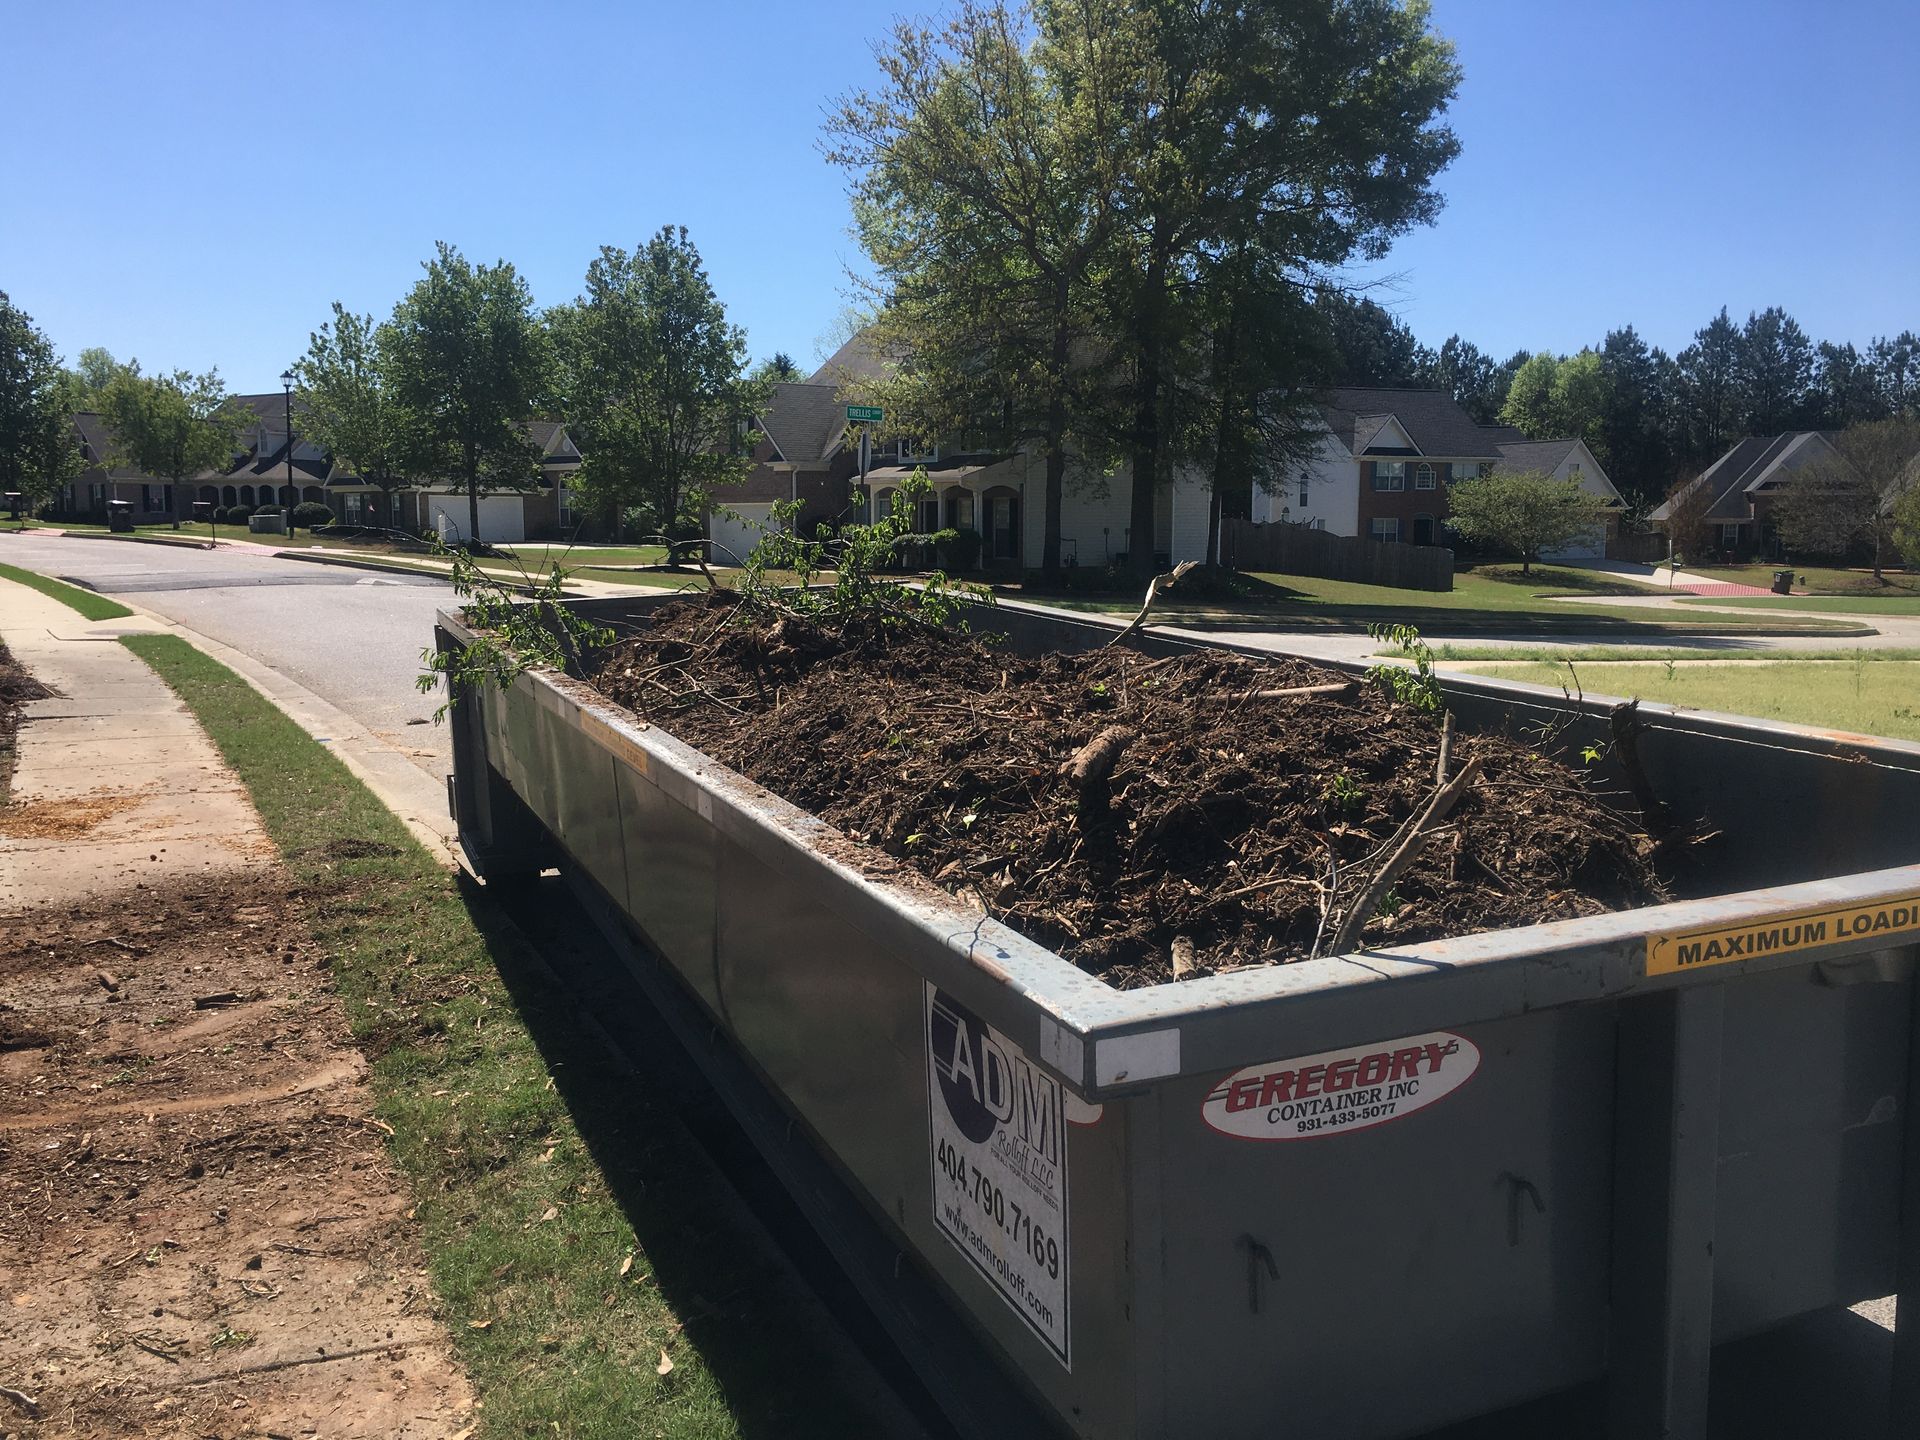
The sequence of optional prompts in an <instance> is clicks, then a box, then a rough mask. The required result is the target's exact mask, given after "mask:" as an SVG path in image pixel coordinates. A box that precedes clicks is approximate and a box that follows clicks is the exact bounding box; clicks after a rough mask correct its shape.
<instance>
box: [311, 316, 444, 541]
mask: <svg viewBox="0 0 1920 1440" xmlns="http://www.w3.org/2000/svg"><path fill="white" fill-rule="evenodd" d="M381 333H382V327H380V326H378V325H376V324H375V323H374V319H373V317H372V316H371V315H355V314H354V313H353V312H352V311H351V310H348V309H347V308H346V307H345V306H343V305H341V304H340V303H339V302H338V301H335V302H334V306H333V319H332V320H331V321H330V322H328V323H327V324H325V325H322V326H321V327H320V328H319V329H318V330H316V331H314V332H313V335H312V337H311V340H310V342H309V344H308V346H307V353H306V355H305V357H304V358H302V359H301V360H300V362H299V363H298V364H297V365H295V366H294V373H295V375H296V376H297V377H298V383H299V387H300V389H299V397H300V401H301V405H302V407H303V408H302V412H301V417H300V423H301V425H302V426H303V427H304V428H305V430H306V432H307V435H308V437H309V438H310V439H311V440H312V441H313V442H314V443H315V444H317V445H319V446H320V448H321V449H323V450H325V451H326V452H327V453H328V454H329V455H330V456H332V457H333V461H334V463H335V464H336V465H338V466H340V467H341V468H342V469H343V470H345V471H346V472H347V473H349V474H352V475H355V476H358V477H359V478H360V479H362V480H364V481H366V482H367V483H368V484H370V485H375V486H378V487H379V489H380V492H381V497H382V499H383V500H384V501H385V502H386V503H385V508H386V512H387V523H388V524H389V525H395V524H398V523H399V520H398V516H397V515H396V514H395V512H394V499H393V492H394V491H395V489H397V488H398V487H400V486H402V485H404V484H406V483H407V481H408V480H409V478H411V477H412V476H413V475H414V473H415V470H416V467H417V466H418V464H419V463H420V461H421V457H419V456H416V455H414V454H412V453H411V451H410V450H409V445H410V444H411V443H413V442H414V438H415V437H416V436H418V434H419V432H420V430H421V426H420V425H419V423H418V422H417V421H416V420H414V418H413V417H411V416H409V415H407V414H405V413H404V412H403V410H402V407H401V405H400V401H399V399H398V398H397V397H396V396H395V394H394V382H393V377H392V374H391V371H390V366H389V365H388V364H387V362H386V360H385V358H384V357H383V355H382V353H381Z"/></svg>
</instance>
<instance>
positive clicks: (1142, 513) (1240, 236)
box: [1041, 0, 1460, 576]
mask: <svg viewBox="0 0 1920 1440" xmlns="http://www.w3.org/2000/svg"><path fill="white" fill-rule="evenodd" d="M1130 8H1131V9H1132V10H1133V12H1134V14H1135V16H1137V17H1138V19H1139V20H1141V21H1143V22H1144V27H1145V28H1144V30H1143V37H1144V42H1145V47H1146V48H1145V59H1146V62H1147V63H1145V64H1143V65H1142V66H1141V67H1140V69H1139V71H1138V73H1137V78H1136V80H1135V82H1134V83H1132V84H1131V85H1129V86H1127V87H1125V88H1124V93H1125V94H1126V95H1127V97H1128V99H1127V103H1126V105H1125V107H1124V109H1123V110H1122V111H1121V113H1120V115H1119V117H1118V124H1117V125H1116V127H1115V129H1114V132H1113V135H1112V143H1113V145H1114V146H1115V147H1116V149H1117V152H1118V153H1119V154H1120V155H1121V156H1122V157H1123V158H1124V170H1123V173H1122V176H1121V184H1120V188H1119V195H1120V205H1119V210H1120V216H1121V219H1122V222H1123V229H1122V243H1121V245H1120V246H1119V248H1118V249H1117V251H1116V252H1115V254H1116V258H1115V261H1114V263H1113V264H1111V265H1110V266H1108V267H1107V268H1106V269H1105V271H1104V272H1103V275H1104V280H1105V283H1104V285H1103V291H1104V297H1105V299H1104V304H1103V311H1104V315H1105V317H1106V322H1107V324H1108V326H1109V327H1110V328H1111V332H1112V334H1113V337H1114V339H1116V340H1117V341H1119V342H1120V353H1121V355H1122V357H1123V358H1124V361H1125V364H1126V366H1127V370H1128V384H1129V389H1130V392H1131V393H1130V396H1129V402H1130V404H1129V408H1130V412H1131V414H1130V423H1129V425H1128V427H1127V429H1128V433H1127V435H1126V446H1125V448H1126V451H1127V453H1128V457H1129V464H1130V468H1131V471H1132V504H1131V514H1130V520H1131V524H1130V526H1129V531H1130V541H1129V550H1130V561H1131V567H1132V569H1133V570H1134V572H1135V573H1136V574H1137V575H1140V576H1146V575H1150V574H1152V573H1153V570H1154V564H1155V550H1156V549H1157V543H1156V542H1157V538H1158V537H1157V536H1156V535H1155V530H1154V516H1155V495H1154V491H1155V487H1156V485H1158V484H1159V483H1161V482H1163V481H1165V480H1167V479H1169V478H1170V477H1171V474H1172V468H1173V465H1174V463H1176V462H1177V461H1178V460H1179V459H1181V458H1183V457H1182V450H1183V449H1184V448H1185V447H1186V445H1187V444H1188V443H1189V438H1190V434H1191V432H1189V431H1187V430H1186V428H1185V423H1184V422H1185V417H1184V416H1183V414H1182V412H1181V398H1180V397H1181V384H1180V382H1181V379H1182V375H1181V370H1182V367H1183V366H1191V365H1194V364H1195V363H1196V362H1195V359H1194V358H1193V357H1195V356H1197V355H1200V356H1203V355H1204V354H1205V353H1206V351H1205V349H1204V347H1200V346H1196V345H1195V344H1194V343H1193V340H1194V336H1195V334H1196V325H1195V316H1194V313H1193V306H1192V303H1191V302H1192V299H1193V293H1194V292H1193V286H1194V282H1195V277H1196V272H1197V269H1198V267H1199V264H1200V263H1201V261H1202V259H1203V258H1204V257H1206V256H1208V255H1214V254H1218V253H1220V252H1221V250H1222V249H1223V248H1226V247H1227V246H1230V245H1232V244H1233V243H1236V242H1238V243H1244V244H1246V245H1248V246H1250V247H1252V248H1253V249H1254V250H1255V251H1256V252H1257V253H1258V254H1259V255H1260V256H1261V257H1262V260H1263V264H1264V268H1265V269H1266V270H1267V271H1268V272H1269V273H1271V274H1273V275H1286V276H1289V277H1291V278H1292V279H1294V281H1295V282H1296V283H1300V284H1303V285H1304V284H1306V283H1310V282H1311V281H1313V280H1316V279H1324V278H1325V277H1326V275H1327V274H1328V273H1330V272H1331V271H1332V270H1333V269H1334V268H1335V267H1338V266H1340V265H1342V264H1344V263H1345V262H1347V261H1348V260H1350V259H1352V258H1354V257H1356V256H1360V257H1364V258H1369V259H1378V258H1380V257H1381V256H1382V255H1384V254H1385V253H1386V251H1387V249H1388V247H1389V246H1390V244H1391V242H1392V240H1393V239H1394V238H1395V237H1396V236H1398V235H1400V234H1402V233H1404V232H1405V231H1406V230H1408V229H1409V228H1411V227H1412V226H1414V225H1418V224H1425V223H1429V222H1430V221H1432V220H1433V219H1434V218H1435V217H1436V216H1437V215H1438V213H1439V209H1440V204H1441V201H1440V197H1439V196H1438V194H1437V193H1436V192H1435V191H1434V190H1433V188H1432V183H1433V181H1434V179H1435V177H1436V176H1437V175H1438V174H1439V172H1440V171H1441V170H1442V169H1444V168H1445V166H1446V165H1448V164H1449V163H1450V162H1451V161H1452V159H1453V157H1454V155H1455V154H1456V153H1457V152H1458V149H1459V145H1458V141H1457V140H1456V139H1455V137H1454V135H1453V132H1452V131H1451V130H1449V129H1447V128H1446V127H1445V126H1444V125H1441V124H1440V123H1439V117H1440V116H1441V114H1442V113H1443V112H1444V110H1445V108H1446V106H1447V104H1448V103H1449V102H1450V101H1451V99H1452V97H1453V93H1454V90H1455V88H1456V86H1457V85H1458V83H1459V74H1460V72H1459V68H1458V66H1457V65H1456V63H1455V61H1454V56H1453V49H1452V46H1451V45H1449V44H1448V43H1447V42H1446V41H1445V40H1442V39H1440V38H1439V37H1438V36H1436V35H1434V34H1433V33H1432V32H1431V31H1430V30H1429V29H1428V24H1427V21H1428V8H1427V6H1426V5H1425V4H1424V3H1421V0H1411V3H1407V4H1394V3H1380V0H1308V3H1302V4H1296V5H1289V6H1284V7H1281V6H1240V5H1231V4H1224V3H1211V0H1200V3H1190V4H1189V3H1182V4H1174V3H1167V0H1140V3H1137V4H1136V5H1135V6H1133V7H1130ZM1041 23H1042V30H1043V32H1044V33H1057V32H1059V31H1061V30H1062V29H1063V28H1065V27H1068V26H1084V25H1085V24H1086V23H1087V22H1086V18H1085V10H1084V8H1083V6H1082V5H1078V4H1075V3H1072V0H1055V3H1053V4H1049V5H1048V6H1047V7H1046V8H1045V9H1044V10H1043V11H1042V12H1041Z"/></svg>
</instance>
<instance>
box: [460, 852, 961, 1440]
mask: <svg viewBox="0 0 1920 1440" xmlns="http://www.w3.org/2000/svg"><path fill="white" fill-rule="evenodd" d="M462 885H463V890H464V894H465V898H466V901H467V905H468V910H469V912H470V913H471V915H472V916H473V919H474V922H475V924H476V926H477V927H478V928H479V929H480V930H481V932H482V934H483V935H484V936H485V937H486V941H487V946H488V949H489V951H490V953H491V955H492V957H493V961H494V964H495V966H496V967H497V969H498V971H499V974H500V977H501V979H502V981H503V982H504V984H505V985H506V988H507V991H508V993H509V994H510V996H511V997H512V999H513V1003H514V1005H515V1007H516V1009H517V1010H518V1012H519V1014H520V1017H521V1019H522V1021H523V1022H524V1023H525V1025H526V1027H527V1030H528V1032H529V1033H530V1034H531V1035H532V1037H533V1040H534V1043H535V1045H536V1046H537V1047H538V1049H539V1051H540V1054H541V1057H542V1058H543V1059H544V1061H545V1062H546V1065H547V1068H548V1072H549V1073H550V1075H551V1076H552V1077H553V1083H554V1085H555V1087H556V1088H557V1090H558V1092H559V1094H560V1097H561V1099H562V1100H563V1101H564V1103H565V1104H566V1107H567V1110H568V1112H569V1114H570V1116H571V1117H572V1120H573V1123H574V1125H575V1127H576V1129H577V1130H578V1132H579V1134H580V1137H581V1139H582V1141H583V1142H584V1143H585V1144H586V1146H587V1148H588V1150H589V1152H590V1153H591V1154H592V1157H593V1160H594V1163H595V1164H596V1166H597V1167H598V1169H599V1170H600V1172H601V1174H602V1175H603V1176H604V1177H605V1180H606V1183H607V1186H608V1188H609V1189H610V1191H611V1192H612V1194H613V1196H614V1198H615V1200H616V1202H617V1203H618V1204H619V1207H620V1209H621V1211H622V1213H623V1214H624V1215H625V1216H626V1217H627V1219H628V1221H629V1222H630V1223H631V1224H632V1226H633V1229H634V1234H635V1236H636V1238H637V1239H638V1241H639V1244H640V1247H641V1250H642V1252H643V1254H644V1256H645V1263H646V1264H647V1265H648V1266H649V1267H650V1268H651V1274H652V1280H653V1283H655V1284H657V1285H658V1286H659V1288H660V1291H661V1293H662V1295H663V1297H664V1298H665V1299H666V1300H667V1302H668V1304H669V1306H670V1308H671V1309H672V1311H673V1313H674V1315H675V1316H676V1317H677V1318H678V1319H679V1320H680V1321H681V1322H683V1324H684V1325H685V1327H686V1334H687V1335H688V1336H689V1337H690V1338H691V1339H692V1340H693V1342H694V1343H695V1345H696V1346H697V1347H698V1349H699V1352H700V1356H701V1359H702V1361H703V1362H704V1363H705V1365H706V1367H707V1369H708V1370H709V1371H710V1372H711V1374H712V1375H713V1377H714V1379H715V1381H716V1382H717V1384H718V1385H719V1387H720V1389H721V1390H722V1391H723V1393H724V1394H725V1397H726V1402H727V1406H728V1409H729V1410H730V1412H731V1413H732V1415H733V1418H734V1420H735V1423H736V1425H737V1427H738V1430H739V1433H740V1434H741V1435H742V1436H748V1437H755V1440H760V1437H764V1440H793V1437H811V1436H819V1437H834V1440H841V1437H846V1436H854V1435H859V1436H867V1435H875V1436H881V1435H886V1436H892V1435H901V1436H912V1437H916V1440H920V1437H925V1440H945V1437H946V1436H947V1435H949V1434H950V1433H951V1432H950V1431H948V1430H947V1428H946V1426H945V1425H944V1423H943V1422H942V1421H941V1419H940V1417H939V1416H938V1414H937V1412H936V1411H935V1410H934V1407H933V1404H932V1402H931V1400H930V1399H928V1398H927V1396H926V1394H925V1392H924V1390H923V1389H922V1388H921V1387H920V1385H919V1382H918V1381H917V1379H915V1378H914V1376H913V1375H912V1372H911V1371H910V1370H909V1369H908V1367H907V1365H906V1362H905V1361H904V1359H903V1358H901V1356H900V1355H899V1352H898V1351H897V1349H895V1347H894V1346H893V1344H892V1342H891V1341H890V1340H889V1339H888V1337H887V1336H886V1334H885V1332H884V1331H883V1330H882V1329H881V1327H880V1325H879V1324H878V1322H877V1321H876V1320H874V1319H873V1317H872V1316H871V1314H870V1313H869V1312H868V1311H866V1310H865V1308H864V1306H863V1305H862V1304H861V1302H860V1300H859V1298H858V1295H857V1293H856V1292H855V1291H854V1289H853V1286H852V1284H851V1282H850V1281H848V1280H847V1279H846V1278H845V1276H844V1275H843V1274H842V1273H841V1272H840V1270H839V1269H838V1267H837V1266H836V1265H835V1264H834V1262H833V1260H832V1258H831V1256H830V1255H829V1254H828V1253H827V1251H826V1249H825V1247H824V1246H823V1245H822V1244H821V1243H820V1241H819V1240H818V1238H817V1237H816V1236H815V1235H814V1232H813V1231H812V1229H811V1227H810V1226H809V1225H808V1224H807V1222H806V1220H805V1218H804V1217H803V1216H802V1215H801V1214H800V1212H799V1211H798V1210H797V1209H796V1208H795V1207H794V1206H793V1204H792V1202H791V1201H790V1200H788V1199H787V1197H786V1195H785V1192H784V1190H782V1188H781V1186H780V1183H779V1181H778V1179H777V1178H776V1177H775V1176H774V1175H773V1174H772V1172H771V1171H770V1170H768V1169H767V1167H766V1165H765V1163H764V1162H763V1161H762V1160H761V1158H760V1156H759V1154H758V1152H757V1151H756V1150H755V1149H754V1147H753V1145H752V1143H751V1141H750V1140H748V1138H747V1137H746V1135H745V1134H744V1133H743V1132H742V1131H741V1130H740V1129H739V1127H738V1126H737V1125H735V1124H734V1122H733V1121H732V1119H731V1117H730V1116H728V1115H727V1113H726V1111H725V1108H724V1106H723V1105H722V1103H721V1102H720V1100H719V1099H718V1097H717V1096H716V1095H715V1094H714V1093H713V1091H712V1090H711V1089H709V1088H708V1087H707V1086H706V1084H705V1083H704V1081H703V1080H702V1079H701V1077H700V1076H699V1074H698V1072H697V1071H696V1070H695V1069H694V1067H693V1065H692V1064H691V1062H690V1061H689V1060H688V1059H687V1058H686V1057H685V1055H684V1054H683V1053H682V1052H681V1050H680V1047H679V1044H678V1042H677V1041H676V1040H675V1039H674V1038H673V1036H672V1034H671V1033H670V1032H669V1031H668V1030H667V1029H666V1027H665V1025H664V1024H663V1023H662V1022H661V1021H660V1020H659V1019H658V1018H657V1016H654V1015H653V1012H652V1007H651V1006H650V1005H649V1003H648V1001H647V1000H646V998H645V996H644V994H642V992H641V991H640V989H639V987H638V986H637V985H636V984H635V983H634V982H633V981H632V979H631V978H630V977H627V976H626V975H625V973H624V971H623V970H622V968H621V967H620V965H619V962H618V961H617V959H616V958H615V957H614V956H613V954H612V952H611V951H610V950H609V949H608V947H607V946H606V945H605V943H604V942H603V941H602V940H601V939H600V937H599V936H598V934H597V933H596V932H595V931H594V929H593V925H592V922H591V920H590V919H589V918H588V916H587V915H586V914H585V912H584V911H583V910H581V909H580V907H579V905H578V903H577V902H576V901H575V899H574V897H573V896H572V894H571V892H570V891H569V890H568V888H567V886H566V883H565V882H564V881H563V880H561V879H559V878H557V877H554V876H547V877H545V878H543V879H541V880H539V881H537V882H529V883H526V884H521V885H514V886H493V887H489V888H488V889H487V890H485V891H483V890H481V888H480V887H479V886H477V885H475V884H474V883H473V882H472V881H471V880H468V879H466V877H464V876H463V877H462ZM549 967H551V968H549ZM556 973H557V974H559V975H560V976H562V977H563V981H564V984H563V985H556V984H555V975H556ZM589 1012H590V1013H591V1016H592V1023H590V1022H589V1020H588V1018H587V1016H588V1014H589ZM596 1025H597V1026H598V1027H599V1028H600V1030H602V1031H604V1038H603V1035H602V1034H601V1033H596V1029H595V1026H596ZM608 1039H611V1040H612V1042H613V1043H614V1045H615V1046H617V1047H618V1053H615V1052H614V1051H611V1050H610V1049H609V1048H608V1044H607V1040H608ZM651 1379H652V1377H651V1376H645V1377H636V1383H638V1382H639V1381H641V1380H645V1381H648V1382H650V1381H651Z"/></svg>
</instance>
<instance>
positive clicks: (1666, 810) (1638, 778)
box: [1607, 700, 1673, 840]
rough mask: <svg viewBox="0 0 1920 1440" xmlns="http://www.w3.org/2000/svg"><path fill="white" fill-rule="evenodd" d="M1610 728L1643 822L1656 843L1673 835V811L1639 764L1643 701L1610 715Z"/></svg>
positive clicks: (1625, 705) (1616, 708) (1620, 707)
mask: <svg viewBox="0 0 1920 1440" xmlns="http://www.w3.org/2000/svg"><path fill="white" fill-rule="evenodd" d="M1607 729H1608V730H1609V731H1610V732H1611V733H1612V735H1613V753H1614V757H1615V758H1616V759H1617V760H1619V762H1620V769H1621V770H1622V771H1623V772H1624V773H1625V775H1626V777H1627V788H1628V789H1629V790H1631V791H1632V792H1633V799H1634V803H1635V804H1636V805H1638V806H1639V807H1640V823H1641V824H1642V825H1644V826H1646V829H1647V833H1648V834H1649V835H1651V836H1652V837H1653V838H1654V839H1655V840H1665V839H1667V838H1668V837H1669V836H1670V835H1672V834H1673V810H1672V808H1671V807H1670V806H1668V804H1667V802H1666V801H1664V800H1662V799H1661V798H1660V797H1659V796H1658V795H1656V794H1655V793H1654V789H1653V782H1652V781H1651V780H1649V779H1648V778H1647V772H1646V769H1645V767H1644V766H1642V765H1641V763H1640V702H1639V701H1638V700H1628V701H1626V702H1625V703H1623V704H1619V705H1616V706H1614V707H1613V709H1611V710H1609V711H1608V712H1607Z"/></svg>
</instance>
